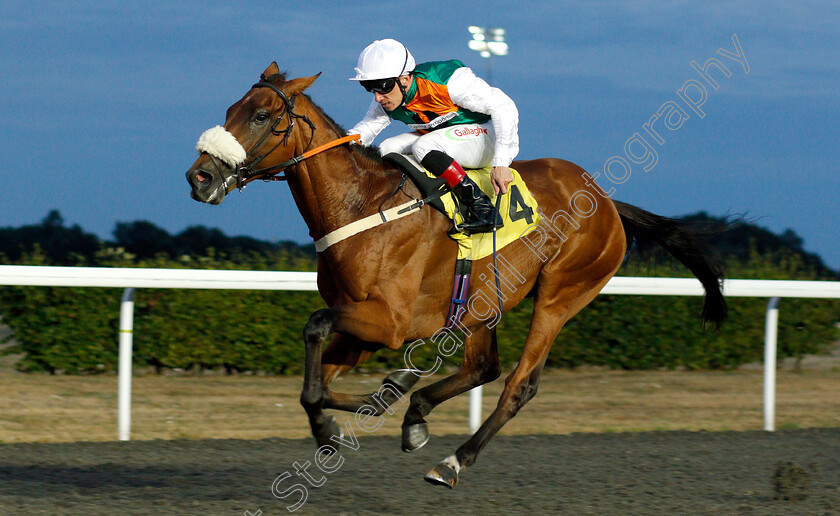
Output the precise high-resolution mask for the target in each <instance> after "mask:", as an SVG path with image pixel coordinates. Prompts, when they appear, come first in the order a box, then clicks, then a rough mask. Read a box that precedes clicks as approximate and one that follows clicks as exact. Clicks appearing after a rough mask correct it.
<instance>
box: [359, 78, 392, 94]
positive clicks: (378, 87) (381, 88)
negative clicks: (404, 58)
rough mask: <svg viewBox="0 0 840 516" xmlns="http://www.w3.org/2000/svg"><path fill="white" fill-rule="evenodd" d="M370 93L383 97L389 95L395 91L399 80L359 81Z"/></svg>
mask: <svg viewBox="0 0 840 516" xmlns="http://www.w3.org/2000/svg"><path fill="white" fill-rule="evenodd" d="M359 82H360V83H361V84H362V87H364V89H365V90H367V91H368V93H379V94H381V95H385V94H387V93H391V91H392V90H393V89H394V86H396V84H397V78H396V77H391V78H390V79H374V80H372V81H359Z"/></svg>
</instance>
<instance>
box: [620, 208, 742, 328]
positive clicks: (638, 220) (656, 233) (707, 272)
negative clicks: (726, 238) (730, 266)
mask: <svg viewBox="0 0 840 516" xmlns="http://www.w3.org/2000/svg"><path fill="white" fill-rule="evenodd" d="M613 202H614V203H615V207H616V208H617V209H618V214H619V216H620V217H621V223H622V224H623V225H624V233H625V234H626V235H627V249H628V251H629V250H630V246H631V245H632V244H633V242H635V243H636V244H637V246H639V247H641V248H645V247H649V246H651V245H653V244H658V245H659V246H661V247H662V248H664V249H665V250H666V251H668V252H669V253H670V254H671V255H673V256H674V258H676V259H677V260H679V261H680V263H682V264H683V265H685V266H686V267H688V269H689V270H690V271H691V272H692V273H693V274H694V275H695V276H696V277H697V279H698V280H700V283H701V284H702V285H703V288H704V289H705V291H706V298H705V300H704V302H703V312H702V313H701V317H702V318H703V322H704V324H705V323H706V322H712V323H714V324H715V328H717V327H719V326H720V325H721V323H722V322H723V321H724V320H725V319H726V312H727V307H726V300H725V299H724V298H723V292H722V291H721V280H722V279H723V272H724V271H723V266H722V265H721V264H720V262H718V261H717V260H716V259H715V258H714V256H713V255H712V253H711V250H710V249H709V247H708V244H706V243H705V242H702V241H701V240H700V239H699V238H698V237H697V236H696V235H695V234H694V233H693V232H692V231H691V230H690V229H689V228H688V227H687V225H686V224H685V223H684V222H681V221H679V220H677V219H672V218H668V217H662V216H660V215H656V214H653V213H650V212H649V211H645V210H643V209H641V208H637V207H635V206H631V205H629V204H626V203H623V202H619V201H613Z"/></svg>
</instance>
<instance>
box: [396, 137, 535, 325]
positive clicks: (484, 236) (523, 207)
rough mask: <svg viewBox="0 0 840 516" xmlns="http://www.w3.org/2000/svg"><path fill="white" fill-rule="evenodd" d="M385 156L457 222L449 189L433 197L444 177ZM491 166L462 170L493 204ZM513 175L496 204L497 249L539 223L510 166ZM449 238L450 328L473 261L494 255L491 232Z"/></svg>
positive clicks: (457, 314)
mask: <svg viewBox="0 0 840 516" xmlns="http://www.w3.org/2000/svg"><path fill="white" fill-rule="evenodd" d="M384 158H385V159H386V160H387V161H389V162H391V163H393V164H395V165H397V167H399V168H400V170H402V171H403V172H404V173H405V175H407V176H408V177H409V178H411V180H412V182H414V184H415V185H416V186H417V188H418V189H419V190H420V194H421V195H422V196H423V198H424V199H425V198H429V197H432V200H430V201H429V204H431V205H432V206H433V207H434V208H435V209H437V210H438V211H440V212H442V213H444V214H445V215H446V216H447V217H449V218H450V219H452V220H453V221H454V222H455V223H460V222H461V221H462V220H463V217H462V215H461V213H460V210H459V207H458V201H457V199H456V198H455V196H454V195H452V193H451V192H448V191H447V192H446V193H445V194H443V195H440V196H439V197H434V196H435V195H436V194H438V192H439V191H440V190H441V189H442V188H443V187H444V184H445V182H444V180H443V179H440V178H436V177H434V175H432V173H431V172H429V171H427V170H425V169H424V168H423V167H422V166H420V165H419V164H418V163H417V161H416V160H415V159H414V158H413V157H411V156H406V155H403V154H397V153H391V154H387V155H385V156H384ZM490 168H491V167H487V168H483V169H465V171H466V173H467V175H468V176H469V177H470V179H472V180H473V181H475V183H476V184H477V185H478V186H479V187H480V188H481V190H482V191H483V192H485V193H486V194H487V195H488V196H489V197H490V199H491V200H492V201H493V205H494V206H496V205H497V202H498V199H497V198H496V195H495V194H494V193H493V185H492V183H491V182H490ZM510 171H511V174H512V175H513V182H512V183H511V184H510V185H508V193H507V194H504V195H502V198H501V203H500V204H499V213H500V215H501V221H502V225H501V227H499V228H497V229H496V234H495V250H496V251H499V250H500V249H502V248H504V247H505V246H506V245H508V244H510V243H511V242H514V241H515V240H517V239H518V238H520V237H522V236H524V235H527V234H528V233H530V232H531V230H533V229H534V228H536V226H537V224H538V223H539V214H538V213H537V201H536V199H534V197H533V196H532V195H531V192H530V191H529V190H528V187H527V186H526V185H525V181H523V180H522V176H520V175H519V172H518V171H516V170H515V169H510ZM449 236H450V238H452V239H453V240H455V241H456V242H457V243H458V261H457V263H456V266H455V284H454V287H453V290H452V303H451V305H450V310H449V315H448V316H447V318H446V321H447V324H446V325H447V327H452V326H454V325H455V323H457V322H458V321H459V320H460V315H461V313H462V310H461V309H460V308H461V307H462V306H463V305H464V303H465V302H466V300H467V294H468V292H469V279H470V273H471V269H472V260H480V259H482V258H485V257H487V256H490V255H492V254H493V250H494V238H493V237H494V234H493V233H492V232H490V233H475V234H467V233H462V232H457V231H450V232H449Z"/></svg>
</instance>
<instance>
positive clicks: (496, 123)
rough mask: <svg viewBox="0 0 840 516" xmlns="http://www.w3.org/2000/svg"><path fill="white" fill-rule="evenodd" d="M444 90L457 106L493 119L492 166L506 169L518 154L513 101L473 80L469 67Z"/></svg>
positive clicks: (475, 79)
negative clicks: (494, 137) (494, 135)
mask: <svg viewBox="0 0 840 516" xmlns="http://www.w3.org/2000/svg"><path fill="white" fill-rule="evenodd" d="M446 86H447V87H448V88H449V98H450V99H452V102H454V103H455V104H456V105H458V106H461V107H464V108H467V109H469V110H470V111H475V112H476V113H484V114H487V115H490V116H491V117H492V121H493V130H494V131H495V132H496V144H495V148H494V152H493V161H492V163H491V164H492V165H493V166H494V167H499V166H502V167H507V166H509V165H510V162H511V161H513V158H515V157H516V155H517V154H519V111H518V110H517V109H516V104H514V103H513V100H511V98H510V97H508V96H507V95H505V94H504V92H502V90H500V89H499V88H494V87H492V86H490V85H489V84H487V83H486V82H485V81H484V80H483V79H481V78H479V77H476V75H475V74H474V73H473V71H472V70H471V69H469V68H468V67H462V68H458V69H457V70H455V73H453V74H452V77H450V79H449V81H448V82H447V84H446ZM386 116H387V115H386Z"/></svg>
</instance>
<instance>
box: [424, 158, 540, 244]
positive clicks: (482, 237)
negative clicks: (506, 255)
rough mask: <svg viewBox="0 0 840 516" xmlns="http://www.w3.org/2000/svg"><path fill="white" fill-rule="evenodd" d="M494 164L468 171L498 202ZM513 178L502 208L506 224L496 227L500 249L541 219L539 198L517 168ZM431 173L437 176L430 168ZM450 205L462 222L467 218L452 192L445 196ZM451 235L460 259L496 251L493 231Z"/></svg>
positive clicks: (452, 215)
mask: <svg viewBox="0 0 840 516" xmlns="http://www.w3.org/2000/svg"><path fill="white" fill-rule="evenodd" d="M490 170H491V167H486V168H480V169H468V170H466V172H467V175H468V176H469V177H470V179H472V180H473V181H475V183H476V184H477V185H478V186H479V187H481V190H482V191H483V192H485V193H487V195H488V197H490V199H491V200H492V201H493V206H495V205H496V195H494V194H493V184H492V183H491V182H490ZM510 171H511V174H513V182H512V183H511V184H510V185H508V191H507V193H506V194H504V195H502V203H501V205H500V206H499V212H500V213H501V215H502V221H503V222H504V225H503V226H502V227H500V228H498V229H497V230H496V250H497V251H498V250H500V249H502V248H503V247H505V246H506V245H508V244H510V243H511V242H513V241H515V240H516V239H518V238H519V237H521V236H523V235H526V234H528V233H529V232H530V231H531V230H532V229H534V228H535V227H536V226H537V224H538V223H539V215H538V213H537V200H536V199H534V197H533V196H532V195H531V192H530V191H529V190H528V186H526V185H525V181H523V180H522V176H520V175H519V172H517V171H516V170H514V169H510ZM426 174H427V175H428V176H429V177H432V178H434V176H433V175H432V174H431V173H430V172H429V171H426ZM441 201H443V205H444V206H445V208H446V214H447V215H449V217H450V218H451V219H453V220H455V222H457V223H458V224H460V223H461V222H463V220H462V217H461V213H460V212H459V211H458V209H457V208H456V203H455V200H454V199H453V196H452V193H451V192H449V193H447V194H445V195H444V196H443V197H441ZM449 236H450V237H451V238H452V239H453V240H455V241H456V242H458V259H459V260H461V259H470V260H480V259H481V258H484V257H486V256H490V255H491V254H493V232H492V231H491V232H489V233H475V234H472V235H467V234H465V233H450V234H449Z"/></svg>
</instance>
